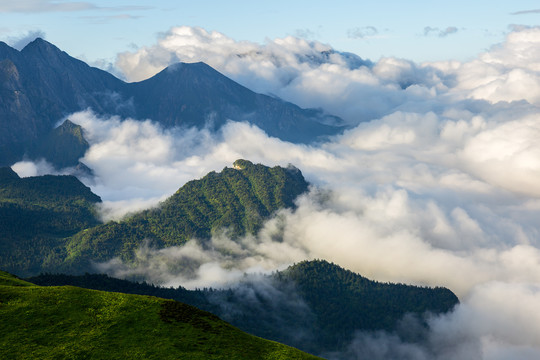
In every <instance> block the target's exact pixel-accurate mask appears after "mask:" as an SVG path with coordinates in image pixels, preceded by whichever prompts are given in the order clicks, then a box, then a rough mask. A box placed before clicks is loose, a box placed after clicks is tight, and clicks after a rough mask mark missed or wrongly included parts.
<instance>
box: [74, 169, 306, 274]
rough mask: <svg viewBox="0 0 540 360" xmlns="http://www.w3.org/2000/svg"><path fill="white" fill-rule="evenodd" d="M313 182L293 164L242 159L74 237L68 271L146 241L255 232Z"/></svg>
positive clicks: (125, 253)
mask: <svg viewBox="0 0 540 360" xmlns="http://www.w3.org/2000/svg"><path fill="white" fill-rule="evenodd" d="M307 189H308V183H307V182H306V181H305V179H304V177H303V176H302V173H301V172H300V171H299V170H298V169H296V168H294V167H288V168H283V167H279V166H276V167H272V168H270V167H267V166H264V165H260V164H257V165H255V164H252V163H251V162H249V161H246V160H237V161H236V162H235V163H234V168H224V169H223V171H221V172H220V173H216V172H211V173H209V174H208V175H206V176H205V177H203V178H202V179H199V180H193V181H190V182H188V183H186V184H185V185H184V186H182V187H181V188H180V189H179V190H178V191H177V192H176V193H175V194H174V195H172V196H171V197H170V198H168V199H167V200H166V201H164V202H163V203H162V204H161V205H160V206H159V207H157V208H155V209H150V210H146V211H142V212H140V213H137V214H135V215H132V216H131V217H129V218H127V219H124V220H122V221H120V222H115V221H111V222H109V223H106V224H103V225H99V226H96V227H94V228H92V229H89V230H85V231H83V232H80V233H78V234H76V235H75V236H73V237H72V239H71V240H70V242H69V244H68V246H67V249H68V258H67V266H68V267H67V268H65V270H67V271H70V272H71V271H72V269H75V268H77V269H81V268H88V266H89V265H88V263H87V262H88V261H89V260H90V259H91V260H94V261H106V260H109V259H111V258H113V257H116V256H120V257H121V258H123V259H124V260H128V261H129V260H130V259H131V258H132V257H133V254H134V250H135V249H137V248H138V247H139V246H140V245H141V244H142V242H143V241H148V240H150V241H151V243H152V244H153V245H154V246H156V247H158V248H161V247H167V246H174V245H182V244H183V243H185V242H186V241H187V240H189V239H190V238H198V239H203V240H204V239H208V238H210V237H211V236H212V234H213V233H215V232H216V231H221V230H223V229H227V232H228V234H229V236H231V237H233V238H236V237H238V236H241V235H244V234H246V233H256V232H257V231H258V230H259V228H260V227H261V226H262V224H263V222H264V220H266V219H268V218H269V217H270V216H271V215H272V214H273V213H274V212H275V211H276V210H278V209H280V208H283V207H293V206H294V199H295V198H296V197H297V196H298V195H300V194H302V193H304V192H306V191H307Z"/></svg>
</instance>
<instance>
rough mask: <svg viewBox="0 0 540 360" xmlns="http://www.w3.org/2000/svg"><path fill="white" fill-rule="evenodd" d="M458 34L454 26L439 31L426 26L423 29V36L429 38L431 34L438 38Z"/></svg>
mask: <svg viewBox="0 0 540 360" xmlns="http://www.w3.org/2000/svg"><path fill="white" fill-rule="evenodd" d="M457 32H458V28H457V27H455V26H449V27H447V28H446V29H443V30H441V29H439V28H437V27H431V26H426V27H425V28H424V36H430V35H432V34H436V35H437V36H438V37H446V36H448V35H451V34H455V33H457Z"/></svg>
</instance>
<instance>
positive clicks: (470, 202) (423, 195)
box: [70, 104, 540, 359]
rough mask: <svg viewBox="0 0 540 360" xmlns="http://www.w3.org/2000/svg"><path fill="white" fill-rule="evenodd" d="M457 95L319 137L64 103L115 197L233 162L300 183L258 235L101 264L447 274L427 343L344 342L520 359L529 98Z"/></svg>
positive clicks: (207, 275)
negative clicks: (283, 169)
mask: <svg viewBox="0 0 540 360" xmlns="http://www.w3.org/2000/svg"><path fill="white" fill-rule="evenodd" d="M520 106H523V105H522V104H521V105H520ZM460 107H461V105H459V106H457V108H453V107H452V106H449V107H448V108H447V109H446V111H444V115H439V114H436V113H434V112H427V113H413V112H402V111H397V112H395V113H393V114H390V115H388V116H385V117H382V118H380V119H377V120H373V121H371V122H367V123H362V124H360V125H358V126H357V127H356V128H354V129H351V130H349V131H348V132H346V133H345V134H343V135H341V136H338V137H335V138H334V139H332V140H331V141H329V142H327V143H325V144H322V145H319V146H306V145H294V144H290V143H287V142H283V141H280V140H279V139H275V138H270V137H268V136H267V135H266V134H264V133H263V132H262V131H261V130H260V129H258V128H256V127H254V126H251V125H249V124H246V123H236V122H230V123H229V124H227V125H226V126H225V127H224V128H223V129H222V130H221V132H219V133H217V134H212V133H208V132H207V131H205V130H196V129H188V130H182V131H180V130H175V129H170V130H165V129H162V128H161V127H160V126H159V125H157V124H155V123H153V122H151V121H144V122H137V121H134V120H131V119H124V120H122V119H119V118H97V117H96V116H95V115H93V114H92V113H91V112H88V111H87V112H82V113H78V114H74V115H73V116H70V118H71V119H72V120H73V121H75V122H77V123H80V124H81V125H83V127H84V128H85V131H86V132H87V135H88V140H89V143H90V145H91V148H90V150H89V152H88V153H87V154H86V155H85V158H84V161H86V162H87V163H89V164H90V165H91V166H92V167H93V168H94V169H95V172H96V175H97V179H96V181H95V183H96V184H95V185H91V186H93V187H92V188H93V189H94V191H96V192H97V193H98V194H99V195H101V196H102V197H104V199H105V200H106V201H111V202H113V203H116V204H117V205H120V206H119V207H121V206H123V205H124V204H125V203H118V202H119V201H129V199H138V200H139V201H140V200H141V199H143V200H144V201H145V203H144V206H149V204H151V203H152V201H154V203H155V201H157V200H158V199H159V198H160V196H163V195H165V194H166V193H169V194H170V193H172V192H173V191H174V190H175V189H176V188H178V187H179V186H181V185H182V184H183V183H184V182H185V181H188V180H190V179H192V178H197V177H200V176H202V174H205V173H206V172H208V171H210V170H220V169H221V168H222V167H224V166H231V164H232V162H233V161H234V160H236V159H237V158H248V159H250V160H252V161H255V162H261V163H264V164H267V165H276V164H280V165H283V166H286V165H287V164H288V163H293V164H294V165H296V166H297V167H299V168H300V169H302V171H303V172H304V174H305V176H306V178H307V179H308V180H309V181H310V182H312V183H313V184H314V185H315V187H314V188H313V189H312V191H311V192H310V193H309V194H307V195H306V196H303V197H301V198H300V199H298V208H297V210H296V211H290V210H284V211H281V212H280V213H279V214H277V216H276V217H275V218H273V219H271V220H270V221H268V222H267V223H266V224H265V226H264V227H263V229H262V231H261V232H260V233H259V234H258V235H257V236H246V237H244V238H241V239H239V240H238V241H232V240H230V239H229V238H228V237H227V234H226V232H224V233H221V234H219V235H217V236H215V237H213V238H212V239H211V240H210V241H209V242H204V241H201V240H198V239H192V240H191V241H190V242H188V243H187V244H186V245H185V246H183V247H173V248H166V249H153V248H152V247H151V246H146V247H142V248H141V249H139V250H138V252H137V254H136V255H137V266H130V265H126V264H123V263H122V262H121V261H120V260H118V259H115V260H112V261H110V262H108V263H105V264H101V265H100V270H101V271H106V272H108V273H110V274H112V275H115V276H119V277H129V276H136V277H139V278H141V277H142V278H145V279H147V280H148V281H151V282H155V283H159V284H163V285H166V286H177V285H183V286H188V287H191V288H194V287H204V286H218V287H222V286H229V285H231V284H234V283H236V282H238V281H239V279H241V278H243V276H244V275H243V274H244V273H246V272H247V273H269V272H271V271H273V270H275V269H283V268H285V267H286V266H288V265H289V264H291V263H294V262H297V261H301V260H305V259H314V258H323V259H327V260H329V261H333V262H335V263H337V264H340V265H341V266H344V267H346V268H348V269H351V270H353V271H355V272H358V273H360V274H362V275H364V276H367V277H369V278H372V279H376V280H379V281H392V282H404V283H413V284H418V285H430V286H447V287H449V288H450V289H452V290H453V291H454V292H456V293H457V294H458V295H459V297H460V299H461V301H462V304H461V305H460V306H459V307H458V308H457V309H456V311H455V312H453V313H451V314H449V315H447V316H444V317H434V318H431V319H430V320H429V326H430V327H429V332H428V333H427V334H426V336H425V337H424V338H425V339H427V340H426V342H421V343H418V342H415V341H413V340H411V339H409V338H407V336H409V335H410V333H408V332H407V331H404V332H403V333H396V334H394V333H391V334H388V333H379V334H373V333H371V334H359V335H358V337H357V338H356V339H355V341H353V343H351V346H350V348H349V350H348V351H349V353H348V354H356V353H358V354H371V355H372V356H373V358H377V356H379V357H380V358H384V356H389V354H392V355H393V356H396V358H400V357H399V356H401V358H404V359H407V358H415V356H418V357H419V358H421V356H424V357H425V358H429V359H431V358H435V359H438V358H440V359H464V358H483V359H505V358H508V359H510V358H513V357H514V358H515V357H516V356H518V357H519V356H524V357H525V358H526V356H529V357H530V358H534V356H535V355H537V354H538V353H539V352H540V345H538V344H537V342H536V340H535V339H536V337H535V336H536V335H535V334H536V333H537V332H538V329H537V326H536V324H537V323H539V322H535V321H532V322H528V323H527V322H526V321H527V319H528V318H529V317H528V316H529V314H530V312H531V311H532V310H531V309H533V308H535V307H537V306H540V301H539V298H540V297H539V296H538V294H539V291H538V290H539V287H538V286H539V285H538V284H540V275H538V274H540V249H539V248H538V241H537V239H538V233H539V229H538V225H537V213H538V210H539V209H540V201H539V200H538V198H539V195H540V194H539V193H538V185H537V184H538V183H540V182H539V181H538V180H540V179H539V177H540V172H539V171H538V170H539V165H538V164H537V163H536V162H534V161H531V160H534V159H535V158H537V155H536V153H537V151H538V145H537V144H536V143H537V142H536V140H535V139H536V138H537V136H536V135H535V134H536V133H535V132H534V131H532V132H531V131H530V130H531V129H533V128H534V126H536V125H535V124H536V122H538V121H534V120H537V119H538V115H537V112H536V108H535V107H534V106H526V107H524V108H521V109H520V110H519V111H518V112H515V111H514V110H515V109H514V108H513V107H512V106H510V105H508V106H493V107H487V108H485V107H480V108H479V110H478V109H477V112H476V113H474V112H472V111H471V109H469V110H464V109H461V108H460ZM486 109H487V110H486ZM508 114H512V116H511V117H510V116H508ZM501 142H502V143H501ZM501 161H503V162H502V163H501ZM507 174H508V175H507ZM336 229H339V231H337V230H336ZM505 323H515V325H514V326H511V327H508V326H503V325H502V324H505ZM408 334H409V335H408ZM449 349H452V350H449ZM338 355H339V354H336V357H337V356H338ZM339 356H341V355H339Z"/></svg>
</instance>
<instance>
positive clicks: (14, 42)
mask: <svg viewBox="0 0 540 360" xmlns="http://www.w3.org/2000/svg"><path fill="white" fill-rule="evenodd" d="M37 38H42V39H45V38H46V35H45V33H44V32H43V31H41V30H34V31H29V32H28V33H26V34H24V35H21V36H18V37H10V38H9V39H8V42H9V44H10V45H11V47H13V48H15V49H17V50H22V49H23V48H24V47H25V46H26V45H28V44H29V43H30V42H32V41H34V40H35V39H37Z"/></svg>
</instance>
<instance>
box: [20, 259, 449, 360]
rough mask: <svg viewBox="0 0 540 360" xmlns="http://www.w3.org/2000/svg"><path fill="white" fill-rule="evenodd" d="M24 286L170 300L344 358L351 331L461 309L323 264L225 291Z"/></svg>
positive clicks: (69, 279)
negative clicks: (115, 292) (112, 292)
mask: <svg viewBox="0 0 540 360" xmlns="http://www.w3.org/2000/svg"><path fill="white" fill-rule="evenodd" d="M28 280H29V281H31V282H35V283H37V284H41V285H49V286H51V285H75V286H81V287H87V288H92V289H99V290H109V291H121V292H126V293H133V294H146V295H154V296H159V297H163V298H169V299H175V300H178V301H182V302H184V303H188V304H190V305H193V306H196V307H198V308H200V309H204V310H207V311H210V312H212V313H214V314H216V315H218V316H219V317H221V318H222V319H224V320H226V321H227V322H229V323H231V324H233V325H234V326H237V327H238V328H240V329H241V330H243V331H246V332H248V333H251V334H255V335H257V336H261V337H264V338H266V339H271V340H275V341H279V342H281V343H284V344H287V345H291V346H294V347H296V348H299V349H301V350H304V351H308V352H310V353H314V354H322V353H328V352H332V351H336V350H343V348H344V347H345V346H346V345H347V344H349V343H350V341H351V340H352V338H353V337H354V334H355V333H356V331H378V330H386V331H390V332H391V331H393V330H395V329H396V327H397V326H398V324H399V322H400V320H401V319H403V317H404V316H405V315H406V314H412V315H415V316H417V318H418V319H422V317H423V316H424V315H425V314H426V313H434V314H441V313H446V312H448V311H451V310H452V309H453V308H454V306H456V305H457V304H458V303H459V300H458V298H457V297H456V295H454V293H452V291H450V290H448V289H446V288H440V287H438V288H427V287H419V286H411V285H404V284H391V283H380V282H376V281H372V280H369V279H367V278H365V277H363V276H361V275H358V274H355V273H353V272H351V271H349V270H346V269H343V268H341V267H339V266H337V265H335V264H331V263H329V262H326V261H322V260H315V261H304V262H301V263H299V264H296V265H293V266H291V267H289V268H288V269H286V270H285V271H281V272H276V273H275V274H273V275H271V276H267V277H265V278H262V279H261V278H256V279H254V280H252V281H248V280H245V281H243V282H242V283H241V284H239V285H236V286H234V287H232V288H230V289H224V290H216V289H204V290H187V289H184V288H182V287H179V288H177V289H172V288H160V287H156V286H154V285H149V284H146V283H133V282H129V281H126V280H120V279H114V278H111V277H108V276H106V275H98V274H86V275H84V276H70V275H61V274H59V275H53V274H42V275H40V276H38V277H34V278H30V279H28Z"/></svg>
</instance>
